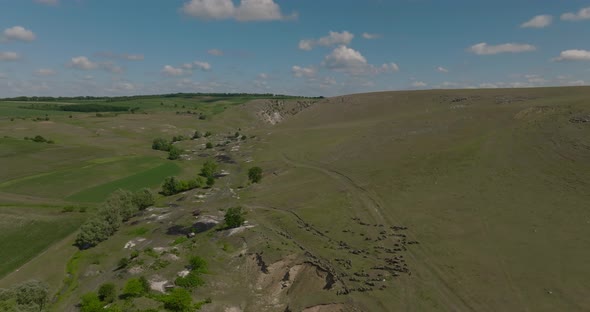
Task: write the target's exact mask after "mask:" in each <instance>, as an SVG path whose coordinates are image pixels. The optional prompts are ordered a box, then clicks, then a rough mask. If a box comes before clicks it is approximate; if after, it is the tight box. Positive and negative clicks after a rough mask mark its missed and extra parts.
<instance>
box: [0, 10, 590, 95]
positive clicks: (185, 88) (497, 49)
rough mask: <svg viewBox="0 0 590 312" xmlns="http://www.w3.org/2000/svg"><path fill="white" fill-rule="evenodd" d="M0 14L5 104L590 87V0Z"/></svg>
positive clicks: (1, 89)
mask: <svg viewBox="0 0 590 312" xmlns="http://www.w3.org/2000/svg"><path fill="white" fill-rule="evenodd" d="M0 4H1V5H2V10H1V11H0V97H9V96H19V95H52V96H74V95H132V94H155V93H171V92H265V93H266V92H269V93H282V94H294V95H325V96H331V95H338V94H348V93H357V92H370V91H378V90H405V89H430V88H478V87H484V88H493V87H535V86H558V85H587V84H590V40H589V38H590V0H585V1H581V0H580V1H578V0H559V1H557V0H510V1H504V0H493V1H492V0H478V1H473V0H449V1H441V0H362V1H361V0H321V1H319V0H233V1H232V0H0Z"/></svg>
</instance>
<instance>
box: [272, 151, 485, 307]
mask: <svg viewBox="0 0 590 312" xmlns="http://www.w3.org/2000/svg"><path fill="white" fill-rule="evenodd" d="M282 157H283V160H284V161H285V162H286V163H287V164H289V165H291V166H294V167H300V168H307V169H312V170H315V171H319V172H322V173H324V174H326V175H328V176H329V177H331V178H333V179H334V180H336V181H339V182H340V183H341V184H343V185H344V186H346V187H347V188H348V189H349V191H350V192H351V193H352V194H353V195H354V198H356V199H357V200H358V201H359V203H360V207H361V208H364V209H365V210H366V212H367V213H368V215H364V217H368V216H371V219H372V220H373V222H382V223H383V222H386V223H387V225H393V224H394V222H392V220H391V218H388V217H387V216H385V215H383V214H382V213H381V211H382V210H383V208H382V206H383V205H382V204H381V202H380V200H379V199H378V198H377V195H374V194H371V192H370V191H369V190H367V189H366V188H364V187H363V186H361V185H359V184H358V183H357V182H356V181H354V179H352V178H351V177H350V176H348V175H346V174H344V173H342V172H339V171H337V170H335V169H332V168H327V167H324V166H322V164H317V163H313V162H311V161H307V162H305V163H303V162H297V161H294V160H292V159H290V158H289V157H288V156H287V155H285V154H282ZM408 234H410V235H412V236H413V237H416V238H417V237H419V236H418V235H416V233H412V232H411V230H408ZM429 254H430V253H429V252H428V250H427V249H426V248H425V247H424V246H423V245H422V244H420V245H416V247H415V248H412V249H410V250H409V252H408V255H409V256H410V257H411V258H412V260H413V261H414V262H415V263H421V264H422V265H423V267H424V268H426V271H427V273H429V274H430V275H431V276H432V279H431V280H432V281H435V282H436V283H437V284H438V286H439V287H436V290H437V291H438V292H439V293H440V297H441V298H444V299H445V300H446V302H445V303H444V305H445V306H446V307H447V308H448V309H449V310H452V311H476V310H477V309H476V308H475V307H473V306H471V305H470V304H469V303H468V302H467V301H466V300H465V299H464V298H463V297H462V296H461V295H460V294H459V293H458V292H457V291H456V290H454V289H453V288H452V287H451V286H450V285H449V283H448V282H447V281H446V279H445V274H444V273H443V272H441V270H440V269H438V268H437V267H436V265H435V264H434V263H433V261H432V260H431V259H430V258H429V257H428V255H429ZM404 293H405V294H407V291H404ZM405 299H406V300H407V299H408V298H407V297H406V298H405Z"/></svg>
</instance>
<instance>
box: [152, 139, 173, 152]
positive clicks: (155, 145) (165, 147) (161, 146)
mask: <svg viewBox="0 0 590 312" xmlns="http://www.w3.org/2000/svg"><path fill="white" fill-rule="evenodd" d="M171 146H172V144H171V143H170V142H168V141H167V140H165V139H162V138H156V139H154V141H153V142H152V149H155V150H158V151H165V152H167V151H169V150H170V147H171Z"/></svg>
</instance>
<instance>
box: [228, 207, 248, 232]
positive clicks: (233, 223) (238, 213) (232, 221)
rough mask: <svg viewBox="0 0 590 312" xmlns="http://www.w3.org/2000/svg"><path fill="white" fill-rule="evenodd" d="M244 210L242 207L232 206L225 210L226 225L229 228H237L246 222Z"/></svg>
mask: <svg viewBox="0 0 590 312" xmlns="http://www.w3.org/2000/svg"><path fill="white" fill-rule="evenodd" d="M244 215H245V213H244V211H243V210H242V207H232V208H229V209H228V210H227V211H226V212H225V217H224V220H225V226H226V227H227V228H229V229H233V228H237V227H240V226H242V224H244V221H245V218H244Z"/></svg>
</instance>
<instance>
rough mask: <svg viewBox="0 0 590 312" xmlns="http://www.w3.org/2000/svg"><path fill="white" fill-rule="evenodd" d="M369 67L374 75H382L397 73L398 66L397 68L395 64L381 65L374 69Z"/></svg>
mask: <svg viewBox="0 0 590 312" xmlns="http://www.w3.org/2000/svg"><path fill="white" fill-rule="evenodd" d="M369 67H370V68H371V69H372V72H373V73H375V74H383V73H395V72H398V71H399V66H397V64H396V63H388V64H387V63H386V64H383V65H381V66H379V67H375V66H372V65H369Z"/></svg>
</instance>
